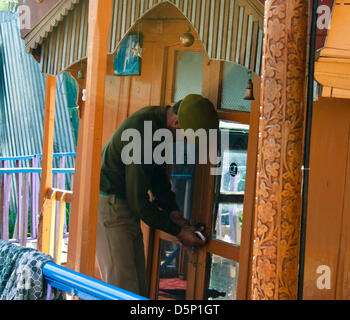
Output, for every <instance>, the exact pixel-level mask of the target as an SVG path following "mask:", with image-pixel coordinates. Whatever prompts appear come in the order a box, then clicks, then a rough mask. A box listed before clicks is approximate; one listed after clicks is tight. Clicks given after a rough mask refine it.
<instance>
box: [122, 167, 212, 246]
mask: <svg viewBox="0 0 350 320" xmlns="http://www.w3.org/2000/svg"><path fill="white" fill-rule="evenodd" d="M152 175H153V172H152V168H151V166H142V165H134V164H132V165H128V166H126V168H125V178H126V198H127V201H128V205H129V207H130V209H131V210H132V212H134V214H135V215H136V216H138V217H139V218H140V219H142V220H143V221H144V222H145V223H146V224H147V225H149V226H150V227H153V228H156V229H159V230H162V231H164V232H166V233H169V234H171V235H173V236H176V237H177V238H178V239H179V241H180V242H182V243H183V244H184V245H185V246H194V247H201V246H203V245H205V243H206V241H203V240H200V239H198V238H197V237H196V235H195V233H194V232H195V231H199V230H197V229H195V228H193V227H190V226H182V227H181V226H180V225H178V224H177V223H176V222H174V221H173V219H172V218H171V216H173V215H174V214H171V213H170V212H168V211H166V210H164V211H161V210H159V209H158V208H157V206H156V205H154V204H153V203H151V202H150V201H149V197H148V194H147V192H148V190H150V186H151V177H152ZM175 216H177V215H176V214H175ZM175 220H176V219H175Z"/></svg>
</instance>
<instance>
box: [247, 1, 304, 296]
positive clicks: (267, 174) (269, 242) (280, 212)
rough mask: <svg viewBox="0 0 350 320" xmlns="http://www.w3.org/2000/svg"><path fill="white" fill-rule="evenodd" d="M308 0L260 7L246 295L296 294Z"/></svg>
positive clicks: (268, 4) (278, 2)
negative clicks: (259, 90)
mask: <svg viewBox="0 0 350 320" xmlns="http://www.w3.org/2000/svg"><path fill="white" fill-rule="evenodd" d="M307 23H308V1H305V0H269V1H267V2H266V8H265V41H264V58H263V79H262V97H261V101H262V107H261V118H260V128H259V131H260V138H259V153H258V169H257V170H258V175H257V191H256V205H255V222H254V223H255V225H254V245H253V261H252V290H251V295H252V299H257V300H262V299H276V300H277V299H278V300H280V299H296V297H297V284H298V263H299V235H300V215H301V180H302V171H301V167H302V157H303V154H302V152H303V133H304V112H305V84H306V81H305V80H306V72H305V66H306V42H307Z"/></svg>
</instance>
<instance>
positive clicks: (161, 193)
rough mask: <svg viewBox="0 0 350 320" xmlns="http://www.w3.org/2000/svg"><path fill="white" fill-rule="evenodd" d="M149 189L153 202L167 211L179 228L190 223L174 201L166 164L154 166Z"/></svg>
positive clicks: (174, 197)
mask: <svg viewBox="0 0 350 320" xmlns="http://www.w3.org/2000/svg"><path fill="white" fill-rule="evenodd" d="M151 191H152V194H153V196H154V197H155V199H154V202H155V203H156V205H157V206H159V207H160V208H162V209H164V210H166V211H168V212H169V213H170V219H171V220H172V221H173V222H174V223H176V224H177V225H179V226H180V227H181V228H182V227H184V226H190V225H191V223H190V222H189V221H188V220H186V219H185V218H184V217H183V216H182V214H181V212H180V210H179V206H178V205H177V203H176V195H175V193H174V192H173V191H172V190H171V184H170V181H169V177H168V174H167V172H166V166H158V167H156V170H155V174H154V175H153V177H152V186H151Z"/></svg>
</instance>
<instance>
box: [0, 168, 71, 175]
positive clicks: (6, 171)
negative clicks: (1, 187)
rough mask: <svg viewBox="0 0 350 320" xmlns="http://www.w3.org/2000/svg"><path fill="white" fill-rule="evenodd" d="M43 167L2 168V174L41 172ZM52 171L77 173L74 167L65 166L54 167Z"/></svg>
mask: <svg viewBox="0 0 350 320" xmlns="http://www.w3.org/2000/svg"><path fill="white" fill-rule="evenodd" d="M41 170H42V169H41V168H1V169H0V174H10V173H41ZM52 173H54V174H55V173H67V174H70V173H72V174H73V173H75V169H74V168H63V169H56V168H54V169H52Z"/></svg>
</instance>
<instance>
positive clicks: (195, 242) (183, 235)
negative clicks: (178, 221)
mask: <svg viewBox="0 0 350 320" xmlns="http://www.w3.org/2000/svg"><path fill="white" fill-rule="evenodd" d="M196 231H200V232H203V229H196V228H194V227H191V226H185V227H183V228H182V229H181V232H180V233H179V234H178V235H177V238H178V239H179V241H180V242H181V243H182V244H183V245H184V246H185V247H195V248H200V247H203V246H205V245H206V243H207V240H201V239H199V238H198V237H197V236H196V234H195V232H196Z"/></svg>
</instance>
